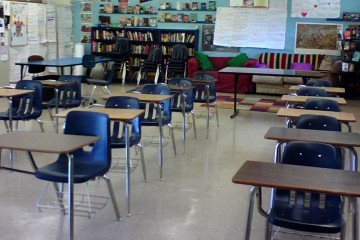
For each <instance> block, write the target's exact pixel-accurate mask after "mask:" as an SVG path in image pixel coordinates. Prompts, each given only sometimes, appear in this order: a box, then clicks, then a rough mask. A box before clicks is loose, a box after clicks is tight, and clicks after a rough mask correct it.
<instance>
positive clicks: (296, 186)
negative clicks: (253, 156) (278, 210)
mask: <svg viewBox="0 0 360 240" xmlns="http://www.w3.org/2000/svg"><path fill="white" fill-rule="evenodd" d="M284 179H286V181H284ZM232 181H233V183H236V184H246V185H252V186H253V187H252V188H251V190H250V196H249V205H248V212H247V222H246V228H245V235H244V239H246V240H248V239H250V230H251V221H252V213H253V207H254V197H255V196H256V195H257V197H258V201H257V202H258V209H259V212H260V214H261V215H262V216H264V217H268V216H267V213H266V212H265V211H264V210H263V208H262V206H261V187H270V188H280V189H287V190H295V191H307V192H319V193H325V194H335V195H342V196H346V197H349V199H350V200H351V201H350V202H351V203H352V205H353V208H354V211H353V213H352V215H353V219H352V220H353V221H352V228H353V232H352V238H353V240H357V239H359V230H358V205H357V199H356V198H357V197H360V173H359V172H353V171H345V170H337V169H336V170H335V169H327V168H316V167H305V166H296V165H289V164H276V163H268V162H258V161H246V162H245V163H244V164H243V165H242V166H241V168H240V169H239V170H238V172H237V173H236V174H235V176H234V177H233V179H232ZM257 193H258V194H257Z"/></svg>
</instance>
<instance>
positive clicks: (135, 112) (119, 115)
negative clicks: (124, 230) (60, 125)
mask: <svg viewBox="0 0 360 240" xmlns="http://www.w3.org/2000/svg"><path fill="white" fill-rule="evenodd" d="M71 111H88V112H100V113H106V114H107V115H108V116H109V118H110V119H111V120H114V121H122V122H123V123H124V125H125V146H126V148H125V155H126V197H127V207H128V216H130V144H129V137H130V134H129V126H128V122H129V121H131V120H133V119H134V118H136V117H138V116H140V115H142V114H144V112H145V111H144V110H140V109H119V108H96V107H93V108H72V109H68V110H65V111H63V112H61V113H58V114H56V115H55V117H60V118H65V117H66V116H67V114H68V113H69V112H71ZM79 121H81V119H79Z"/></svg>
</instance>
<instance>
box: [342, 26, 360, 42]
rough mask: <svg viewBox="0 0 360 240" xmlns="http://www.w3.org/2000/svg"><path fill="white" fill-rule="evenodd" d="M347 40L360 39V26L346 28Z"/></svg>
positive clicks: (345, 35) (345, 37) (345, 36)
mask: <svg viewBox="0 0 360 240" xmlns="http://www.w3.org/2000/svg"><path fill="white" fill-rule="evenodd" d="M344 39H345V40H351V39H360V26H359V25H350V26H349V27H348V28H346V30H345V33H344Z"/></svg>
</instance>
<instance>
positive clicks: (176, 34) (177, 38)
mask: <svg viewBox="0 0 360 240" xmlns="http://www.w3.org/2000/svg"><path fill="white" fill-rule="evenodd" d="M118 37H127V38H129V40H130V49H131V54H130V66H131V67H135V68H137V67H140V65H141V62H142V61H143V60H144V59H146V57H147V55H148V54H149V52H150V49H151V47H155V46H156V47H161V48H162V50H163V54H164V59H165V61H166V59H168V58H170V57H171V50H172V47H173V46H174V45H175V44H178V43H183V44H185V45H186V46H187V47H188V49H189V56H194V51H197V50H198V47H199V30H198V29H195V30H192V29H160V28H134V27H132V28H129V27H125V28H123V27H92V29H91V52H92V54H94V55H96V56H104V57H107V56H108V54H107V52H109V51H113V49H114V48H115V42H116V39H117V38H118Z"/></svg>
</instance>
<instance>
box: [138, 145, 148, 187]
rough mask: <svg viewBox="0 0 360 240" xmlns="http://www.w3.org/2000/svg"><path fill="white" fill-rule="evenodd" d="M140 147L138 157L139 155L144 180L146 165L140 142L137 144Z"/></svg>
mask: <svg viewBox="0 0 360 240" xmlns="http://www.w3.org/2000/svg"><path fill="white" fill-rule="evenodd" d="M137 146H138V147H139V149H140V157H141V166H142V170H143V174H144V181H145V182H146V181H147V179H146V165H145V158H144V148H143V145H142V144H140V143H139V144H138V145H137Z"/></svg>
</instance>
